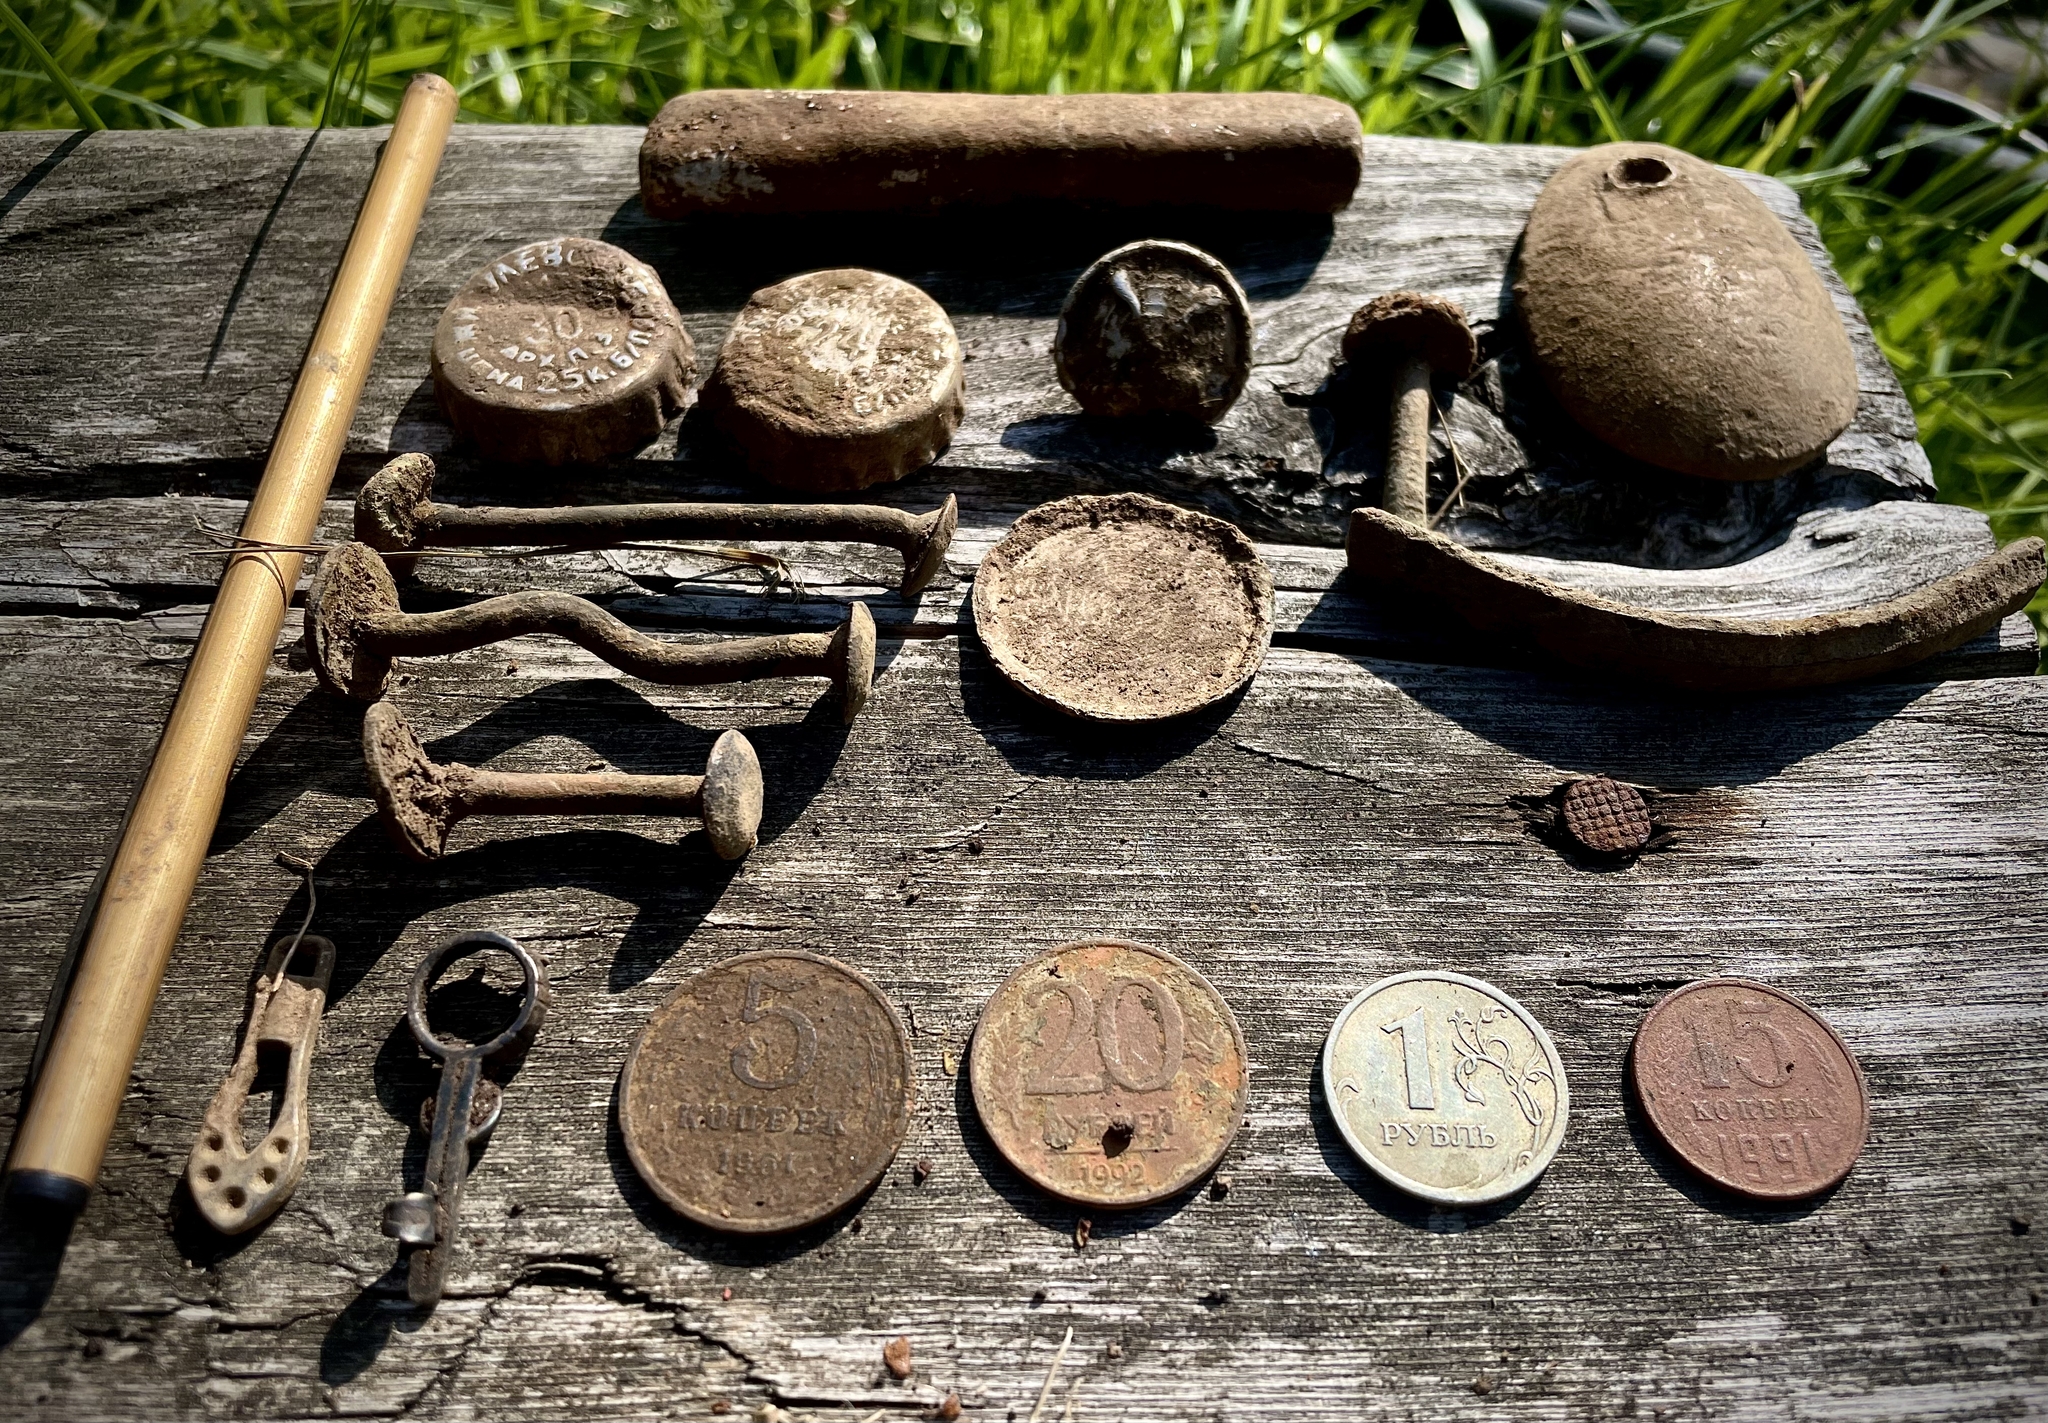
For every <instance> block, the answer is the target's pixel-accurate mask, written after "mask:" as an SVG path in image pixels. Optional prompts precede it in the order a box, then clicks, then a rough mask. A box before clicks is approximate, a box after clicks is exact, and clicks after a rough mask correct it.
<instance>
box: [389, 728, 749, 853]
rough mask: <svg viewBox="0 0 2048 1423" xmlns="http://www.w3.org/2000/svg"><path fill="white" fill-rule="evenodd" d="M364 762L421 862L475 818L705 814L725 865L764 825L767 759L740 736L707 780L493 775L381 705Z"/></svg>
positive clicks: (611, 774) (732, 737)
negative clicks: (435, 746) (451, 758)
mask: <svg viewBox="0 0 2048 1423" xmlns="http://www.w3.org/2000/svg"><path fill="white" fill-rule="evenodd" d="M363 765H364V767H365V768H366V769H367V770H368V771H369V773H370V789H371V791H372V792H374V793H375V795H376V797H377V809H378V811H379V813H380V814H381V815H382V816H383V819H384V828H385V829H386V830H388V831H389V832H390V833H391V838H392V839H393V840H395V841H397V842H398V846H399V848H400V849H402V850H404V851H405V852H406V854H408V855H410V856H412V857H413V858H414V859H415V860H426V861H432V860H438V859H440V858H441V854H442V851H443V850H444V849H445V848H446V847H447V843H448V832H449V831H450V830H453V829H454V828H455V826H456V824H457V823H458V822H460V821H463V820H467V819H468V818H469V817H470V816H472V815H685V816H696V817H697V818H698V819H700V820H702V821H703V822H704V832H705V834H707V835H709V836H710V837H711V848H712V849H714V850H716V851H717V852H718V855H719V858H721V859H726V860H737V859H739V858H740V857H741V856H743V855H745V854H746V853H747V851H749V850H751V849H753V848H754V839H755V836H756V834H757V833H758V831H759V830H760V828H761V762H760V759H759V758H758V757H756V756H755V755H754V746H753V743H752V742H750V741H748V740H747V738H746V737H744V736H742V735H740V734H739V733H738V732H737V731H728V732H725V733H723V734H721V735H720V736H719V738H718V740H717V741H716V742H715V743H714V744H713V745H712V747H711V755H710V758H709V759H708V760H706V761H705V763H704V774H703V775H701V776H634V775H628V774H626V773H625V772H623V771H596V772H588V771H586V772H579V773H576V774H573V775H553V774H548V773H541V772H526V771H485V770H479V769H478V768H476V767H474V766H465V765H463V764H462V763H460V762H451V763H449V764H447V765H443V764H441V763H440V762H437V761H434V760H432V759H431V758H429V757H428V755H427V752H426V748H425V747H423V746H421V745H420V739H419V737H418V736H416V735H414V734H413V729H412V727H411V726H409V725H408V724H407V723H406V720H405V718H404V717H403V716H402V715H400V713H399V710H398V708H397V707H395V706H393V705H391V703H389V702H377V703H375V704H374V705H372V706H371V707H370V709H369V710H368V711H366V712H365V713H363Z"/></svg>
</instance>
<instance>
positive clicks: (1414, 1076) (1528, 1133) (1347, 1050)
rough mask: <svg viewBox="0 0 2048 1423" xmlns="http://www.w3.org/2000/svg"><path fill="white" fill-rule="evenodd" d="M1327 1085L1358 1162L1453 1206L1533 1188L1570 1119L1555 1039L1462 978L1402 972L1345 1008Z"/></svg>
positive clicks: (1327, 1058) (1332, 1041) (1330, 1048)
mask: <svg viewBox="0 0 2048 1423" xmlns="http://www.w3.org/2000/svg"><path fill="white" fill-rule="evenodd" d="M1323 1091H1324V1092H1325V1094H1327V1096H1328V1098H1329V1103H1330V1111H1331V1114H1332V1115H1333V1116H1335V1117H1336V1119H1337V1127H1338V1129H1339V1130H1340V1131H1342V1132H1343V1133H1344V1140H1345V1141H1346V1142H1348V1143H1350V1146H1351V1149H1352V1150H1353V1151H1354V1152H1356V1153H1357V1154H1358V1157H1359V1159H1360V1160H1362V1161H1363V1162H1365V1164H1366V1165H1368V1166H1370V1167H1371V1168H1372V1169H1373V1170H1374V1171H1376V1172H1378V1173H1379V1174H1380V1175H1381V1176H1382V1177H1384V1178H1385V1179H1386V1180H1387V1181H1388V1182H1390V1183H1391V1184H1393V1185H1395V1186H1398V1187H1400V1188H1401V1189H1402V1190H1404V1191H1408V1192H1410V1193H1412V1194H1414V1195H1417V1196H1421V1197H1422V1198H1423V1199H1424V1200H1430V1201H1436V1202H1438V1203H1439V1204H1441V1205H1447V1206H1476V1205H1484V1204H1486V1203H1487V1202H1489V1201H1498V1200H1503V1199H1505V1198H1506V1197H1508V1196H1512V1195H1513V1194H1515V1192H1517V1191H1520V1190H1522V1189H1523V1188H1524V1187H1526V1186H1528V1185H1529V1184H1530V1183H1531V1182H1533V1181H1534V1180H1535V1179H1536V1178H1537V1177H1538V1176H1540V1175H1542V1174H1543V1170H1544V1168H1545V1167H1547V1166H1548V1165H1550V1159H1551V1157H1553V1156H1555V1155H1556V1154H1557V1148H1558V1144H1559V1143H1560V1142H1562V1141H1563V1140H1564V1128H1565V1122H1566V1120H1567V1119H1568V1118H1569V1117H1570V1115H1571V1093H1570V1090H1569V1089H1568V1088H1567V1086H1566V1084H1565V1076H1564V1062H1563V1061H1562V1060H1561V1059H1560V1058H1559V1057H1558V1055H1557V1045H1556V1044H1555V1043H1553V1042H1551V1040H1550V1034H1548V1033H1546V1032H1544V1031H1543V1025H1542V1024H1541V1023H1538V1022H1537V1021H1536V1020H1535V1019H1534V1018H1532V1017H1530V1016H1529V1014H1528V1012H1527V1010H1525V1009H1524V1008H1523V1007H1522V1005H1521V1004H1519V1003H1517V1002H1515V1000H1514V999H1512V998H1510V997H1508V996H1507V994H1505V993H1503V992H1501V991H1500V990H1499V989H1498V988H1495V987H1494V986H1493V985H1492V984H1488V983H1481V982H1480V981H1479V980H1478V979H1476V978H1467V977H1466V976H1465V975H1464V974H1462V973H1447V972H1441V971H1437V972H1428V973H1402V974H1396V975H1395V976H1394V977H1392V978H1386V979H1382V980H1380V981H1379V982H1378V983H1375V984H1374V985H1373V986H1372V987H1370V988H1368V989H1366V990H1365V991H1364V992H1363V993H1361V994H1359V995H1358V996H1357V997H1356V998H1354V999H1352V1000H1351V1001H1350V1002H1349V1003H1347V1004H1345V1005H1344V1011H1343V1012H1341V1013H1339V1014H1338V1015H1337V1022H1336V1024H1335V1026H1333V1027H1332V1028H1331V1029H1330V1037H1329V1040H1328V1041H1327V1042H1326V1043H1324V1044H1323Z"/></svg>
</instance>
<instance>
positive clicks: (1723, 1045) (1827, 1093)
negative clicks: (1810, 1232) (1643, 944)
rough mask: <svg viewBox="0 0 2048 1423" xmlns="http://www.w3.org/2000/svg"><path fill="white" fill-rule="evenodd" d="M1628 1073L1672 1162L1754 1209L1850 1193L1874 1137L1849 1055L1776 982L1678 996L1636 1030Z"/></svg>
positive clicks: (1695, 986) (1701, 985)
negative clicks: (1846, 1184) (1831, 1192)
mask: <svg viewBox="0 0 2048 1423" xmlns="http://www.w3.org/2000/svg"><path fill="white" fill-rule="evenodd" d="M1628 1070H1629V1081H1630V1083H1631V1085H1632V1086H1633V1087H1634V1088H1635V1092H1636V1097H1637V1099H1638V1100H1639V1101H1640V1102H1641V1103H1642V1106H1643V1115H1644V1116H1646V1117H1647V1118H1649V1121H1650V1125H1651V1126H1652V1127H1653V1128H1655V1130H1656V1132H1657V1135H1658V1137H1659V1138H1660V1139H1661V1140H1662V1141H1663V1142H1664V1144H1665V1145H1666V1146H1668V1147H1670V1148H1671V1150H1672V1153H1673V1154H1674V1155H1676V1156H1677V1157H1678V1158H1679V1159H1680V1160H1681V1161H1683V1162H1684V1163H1685V1164H1686V1165H1687V1166H1689V1167H1691V1168H1692V1169H1693V1170H1694V1171H1697V1172H1698V1173H1699V1174H1700V1175H1702V1176H1704V1177H1705V1178H1706V1179H1707V1180H1709V1181H1711V1182H1713V1183H1714V1184H1715V1185H1717V1186H1719V1187H1721V1188H1722V1189H1724V1190H1727V1191H1732V1192H1734V1193H1736V1194H1737V1195H1741V1196H1747V1197H1750V1198H1751V1199H1754V1200H1760V1201H1796V1200H1804V1199H1806V1198H1807V1197H1809V1196H1815V1195H1819V1194H1820V1193H1821V1192H1822V1191H1826V1190H1828V1189H1830V1188H1831V1187H1833V1186H1835V1185H1837V1184H1839V1183H1840V1182H1841V1181H1842V1179H1843V1178H1844V1177H1846V1176H1847V1175H1848V1174H1849V1171H1850V1169H1851V1168H1852V1167H1854V1166H1855V1164H1856V1158H1857V1157H1858V1156H1860V1155H1861V1154H1862V1152H1863V1142H1864V1138H1865V1137H1866V1136H1867V1135H1868V1134H1869V1130H1870V1099H1869V1093H1868V1090H1867V1088H1866V1087H1865V1085H1864V1080H1863V1069H1862V1067H1861V1066H1859V1065H1858V1064H1857V1061H1856V1056H1855V1054H1854V1053H1852V1052H1850V1051H1849V1045H1848V1044H1847V1043H1845V1042H1843V1041H1842V1039H1841V1036H1840V1035H1839V1034H1837V1033H1836V1032H1835V1030H1834V1029H1833V1028H1831V1027H1829V1026H1828V1025H1827V1022H1826V1021H1825V1020H1824V1019H1822V1018H1821V1016H1820V1015H1819V1014H1818V1013H1816V1012H1814V1010H1813V1009H1812V1008H1810V1007H1808V1006H1807V1005H1806V1004H1804V1003H1802V1002H1800V1001H1799V1000H1798V999H1797V998H1794V997H1793V996H1792V995H1791V994H1789V993H1787V992H1785V991H1784V990H1783V989H1779V988H1772V987H1770V986H1769V985H1767V984H1762V983H1754V982H1751V981H1750V980H1748V979H1744V978H1708V979H1702V980H1701V981H1699V982H1698V983H1688V984H1687V985H1686V986H1685V987H1683V988H1681V989H1679V990H1678V991H1677V992H1675V993H1672V994H1670V995H1669V996H1668V997H1666V998H1664V999H1663V1001H1661V1002H1659V1003H1658V1004H1657V1006H1656V1007H1654V1008H1652V1009H1651V1010H1650V1011H1649V1013H1648V1014H1647V1015H1646V1016H1645V1017H1644V1018H1643V1022H1642V1026H1641V1027H1639V1028H1638V1029H1636V1037H1635V1043H1634V1046H1633V1047H1631V1048H1630V1050H1629V1069H1628Z"/></svg>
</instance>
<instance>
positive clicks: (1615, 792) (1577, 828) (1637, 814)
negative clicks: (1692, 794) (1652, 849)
mask: <svg viewBox="0 0 2048 1423" xmlns="http://www.w3.org/2000/svg"><path fill="white" fill-rule="evenodd" d="M1557 817H1558V827H1559V828H1560V829H1561V830H1563V831H1564V833H1565V834H1566V835H1568V836H1570V837H1571V839H1572V841H1573V843H1574V844H1576V845H1578V847H1579V848H1580V849H1582V850H1585V851H1588V852H1589V853H1591V854H1595V855H1630V854H1634V853H1635V852H1636V851H1638V850H1640V849H1642V848H1643V847H1644V846H1646V845H1648V844H1649V843H1650V835H1651V825H1650V807H1649V805H1648V804H1647V803H1646V802H1645V801H1644V800H1643V793H1642V792H1641V791H1639V790H1637V789H1636V788H1635V787H1634V786H1632V785H1629V784H1628V783H1626V782H1625V781H1617V780H1615V779H1613V778H1612V777H1610V776H1587V777H1584V778H1583V779H1581V780H1576V781H1573V782H1572V783H1571V785H1570V786H1568V787H1567V788H1566V789H1565V793H1564V798H1563V800H1562V801H1561V802H1560V803H1559V805H1558V811H1557Z"/></svg>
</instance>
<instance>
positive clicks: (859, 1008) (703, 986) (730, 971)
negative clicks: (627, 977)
mask: <svg viewBox="0 0 2048 1423" xmlns="http://www.w3.org/2000/svg"><path fill="white" fill-rule="evenodd" d="M915 1098H916V1083H915V1081H914V1078H913V1075H912V1072H911V1065H910V1041H909V1038H908V1037H907V1036H906V1035H905V1034H904V1031H903V1023H902V1020H901V1019H899V1018H898V1017H897V1015H896V1009H895V1007H894V1005H892V1004H891V1003H890V1002H889V1000H888V999H887V998H886V997H884V996H883V994H882V991H881V989H879V988H877V987H875V985H874V984H873V983H871V982H870V981H869V980H868V979H867V977H866V976H865V975H863V974H861V973H860V972H858V971H857V970H855V969H852V968H849V967H847V966H846V965H845V964H843V963H839V962H836V961H835V960H832V959H828V958H825V957H823V956H821V955H818V954H807V953H798V952H795V951H787V950H784V951H773V950H771V951H768V952H763V953H755V954H741V955H740V956H739V957H738V958H732V959H727V960H726V961H725V962H723V963H720V964H714V965H713V966H712V967H710V968H707V969H705V970H704V971H703V972H702V973H699V974H698V975H697V976H696V977H694V978H692V979H691V980H690V981H689V982H688V983H685V984H684V985H683V986H682V987H681V988H680V989H678V990H677V991H676V994H675V996H674V997H673V998H671V999H669V1000H668V1002H666V1003H664V1004H662V1006H661V1007H659V1008H657V1009H655V1010H654V1015H653V1016H652V1017H651V1018H649V1019H648V1021H647V1026H646V1027H645V1028H644V1029H642V1030H641V1033H640V1037H639V1040H638V1041H636V1042H635V1043H634V1045H633V1051H632V1053H631V1054H630V1055H629V1056H628V1057H627V1059H626V1067H625V1071H624V1073H623V1074H622V1075H621V1077H620V1082H619V1129H620V1131H621V1132H622V1133H623V1134H624V1136H625V1140H626V1153H627V1155H629V1156H630V1157H631V1158H632V1160H633V1166H634V1168H635V1169H636V1170H638V1171H639V1173H640V1175H641V1177H642V1178H643V1179H644V1180H645V1181H646V1182H647V1184H648V1185H649V1186H650V1187H651V1188H653V1190H654V1193H655V1194H656V1195H658V1196H660V1197H661V1198H662V1200H664V1201H666V1202H667V1203H668V1205H669V1206H670V1207H671V1208H672V1209H673V1210H675V1211H676V1212H677V1213H678V1214H680V1215H683V1216H686V1217H687V1218H689V1219H690V1220H693V1221H695V1222H696V1223H697V1224H699V1225H703V1226H708V1227H710V1228H712V1229H714V1230H729V1231H736V1232H741V1233H746V1234H764V1235H765V1234H772V1233H775V1232H779V1231H788V1230H798V1229H801V1228H802V1227H804V1226H807V1225H814V1224H816V1223H817V1222H819V1221H822V1220H828V1219H830V1218H831V1217H832V1216H834V1215H836V1214H837V1213H838V1212H840V1211H841V1210H843V1209H845V1208H846V1206H848V1205H849V1204H851V1203H852V1202H853V1201H854V1200H856V1199H858V1198H859V1197H860V1196H861V1195H862V1194H863V1193H865V1192H866V1191H867V1190H869V1189H870V1188H871V1187H872V1186H873V1185H874V1184H875V1183H876V1182H877V1181H879V1180H881V1178H882V1173H883V1172H884V1171H886V1170H888V1168H889V1162H890V1161H891V1160H892V1159H893V1158H894V1157H895V1155H896V1150H897V1148H898V1147H900V1146H901V1145H902V1144H903V1137H904V1133H905V1132H907V1131H908V1130H909V1128H910V1113H911V1108H912V1106H913V1105H914V1102H915Z"/></svg>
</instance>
